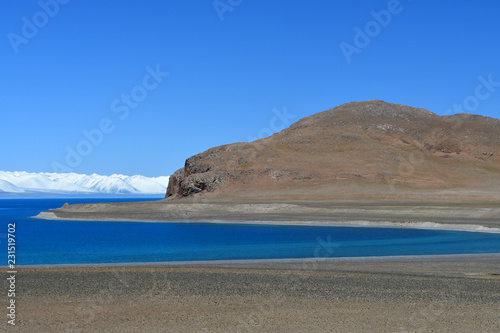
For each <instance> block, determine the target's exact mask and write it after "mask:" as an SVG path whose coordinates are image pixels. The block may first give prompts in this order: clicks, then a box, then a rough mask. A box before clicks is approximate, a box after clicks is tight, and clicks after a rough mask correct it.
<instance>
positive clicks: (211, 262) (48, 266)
mask: <svg viewBox="0 0 500 333" xmlns="http://www.w3.org/2000/svg"><path fill="white" fill-rule="evenodd" d="M488 258H500V252H499V253H495V252H494V253H465V254H428V255H400V256H397V255H393V256H372V257H366V256H364V257H321V258H277V259H241V260H237V259H232V260H196V261H161V262H126V263H97V264H46V265H17V266H16V267H17V269H22V270H26V269H28V270H30V269H36V270H40V269H42V270H43V269H71V268H133V267H138V268H173V267H187V266H210V267H217V266H225V265H234V266H240V265H266V264H303V263H336V262H363V261H364V262H373V261H388V262H391V261H392V262H396V261H406V260H409V261H412V260H414V261H423V260H434V259H437V260H439V259H488ZM0 268H2V269H7V268H8V267H7V266H0Z"/></svg>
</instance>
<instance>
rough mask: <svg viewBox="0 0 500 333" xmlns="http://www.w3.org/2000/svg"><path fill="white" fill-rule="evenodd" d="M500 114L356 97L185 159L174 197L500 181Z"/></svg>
mask: <svg viewBox="0 0 500 333" xmlns="http://www.w3.org/2000/svg"><path fill="white" fill-rule="evenodd" d="M499 156H500V120H498V119H494V118H487V117H482V116H477V115H470V114H457V115H454V116H438V115H436V114H434V113H432V112H430V111H427V110H424V109H419V108H412V107H409V106H403V105H397V104H390V103H385V102H382V101H367V102H353V103H348V104H344V105H341V106H339V107H336V108H333V109H331V110H327V111H324V112H320V113H317V114H314V115H312V116H310V117H307V118H304V119H302V120H300V121H298V122H296V123H294V124H292V125H291V126H290V127H289V128H287V129H284V130H283V131H281V132H280V133H276V134H274V135H272V136H270V137H268V138H264V139H260V140H257V141H254V142H250V143H235V144H230V145H224V146H220V147H215V148H211V149H209V150H207V151H205V152H203V153H201V154H198V155H195V156H192V157H190V158H188V159H187V160H186V163H185V166H184V168H182V169H179V170H177V171H176V172H175V173H174V174H173V175H172V176H171V177H170V182H169V185H168V189H167V194H166V198H183V197H193V196H194V197H196V196H209V197H210V196H211V197H217V196H218V197H225V196H228V197H229V196H239V197H288V198H292V197H297V198H298V197H304V196H308V197H311V196H312V197H318V198H328V197H329V196H331V194H333V193H339V191H340V192H342V191H345V192H356V191H358V192H360V193H362V192H366V191H368V192H369V191H372V192H374V193H377V191H381V192H384V191H389V192H394V191H397V190H399V189H409V190H418V189H441V190H443V189H452V188H462V189H471V190H476V189H484V188H489V189H494V188H498V186H500V163H499V162H500V158H499Z"/></svg>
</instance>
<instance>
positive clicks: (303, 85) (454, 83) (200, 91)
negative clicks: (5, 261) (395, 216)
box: [0, 0, 500, 176]
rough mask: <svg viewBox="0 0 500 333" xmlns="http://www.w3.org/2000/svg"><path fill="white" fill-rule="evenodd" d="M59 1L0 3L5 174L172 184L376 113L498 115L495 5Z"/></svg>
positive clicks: (425, 0) (499, 40)
mask: <svg viewBox="0 0 500 333" xmlns="http://www.w3.org/2000/svg"><path fill="white" fill-rule="evenodd" d="M59 1H60V2H56V0H42V1H41V2H38V1H15V0H5V1H2V2H1V3H0V31H1V33H2V34H1V38H0V41H1V42H0V48H1V53H0V54H1V67H0V69H1V75H0V89H1V91H2V97H3V98H1V99H0V112H1V122H0V142H1V144H0V170H7V171H29V172H52V171H54V170H56V171H74V172H78V173H87V174H90V173H94V172H95V173H98V174H106V175H109V174H112V173H123V174H129V175H132V174H143V175H146V176H160V175H169V174H171V173H173V172H174V171H175V170H176V169H178V168H180V167H182V166H183V164H184V161H185V159H186V158H188V157H189V156H192V155H194V154H197V153H200V152H202V151H204V150H206V149H208V148H210V147H213V146H218V145H222V144H227V143H233V142H241V141H249V140H251V139H255V138H257V137H260V136H263V135H267V134H269V133H270V131H272V130H277V129H280V128H282V127H283V125H284V124H286V125H289V124H290V123H291V122H293V121H296V120H299V119H300V118H303V117H306V116H309V115H311V114H314V113H317V112H320V111H323V110H326V109H329V108H332V107H335V106H338V105H340V104H343V103H346V102H351V101H361V100H369V99H381V100H385V101H387V102H393V103H400V104H406V105H410V106H415V107H423V108H426V109H428V110H430V111H433V112H435V113H437V114H441V115H443V114H450V113H455V112H454V111H453V106H454V104H458V105H462V108H464V105H465V107H466V109H464V110H463V111H466V112H467V111H469V113H476V114H482V115H486V116H490V117H495V118H498V117H499V115H500V83H498V82H500V24H499V23H498V15H499V13H500V2H499V1H497V0H489V1H488V0H480V1H452V0H443V1H431V0H413V1H411V0H401V1H400V2H399V3H398V2H397V1H393V0H391V1H387V0H383V1H378V0H377V1H374V0H370V1H352V0H334V1H332V0H316V1H305V0H302V1H299V0H288V1H285V0H281V1H269V0H252V1H250V0H242V1H240V0H220V1H218V2H215V4H216V5H217V8H215V7H214V1H213V0H195V1H178V0H177V1H171V0H163V1H160V0H156V1H153V0H144V1H117V0H110V1H82V0H71V1H68V0H64V1H63V0H59ZM40 3H42V4H45V5H43V6H41V4H40ZM55 3H57V4H58V6H57V7H58V8H57V7H56V6H55V5H54V4H55ZM43 7H45V9H43ZM382 10H384V12H381V11H382ZM372 11H374V12H375V13H379V14H378V16H379V17H378V20H379V21H378V22H377V21H376V19H375V17H374V16H373V15H372V14H373V13H371V12H372ZM387 13H389V14H390V18H389V17H388V16H387ZM384 14H385V15H384ZM375 16H377V15H375ZM360 31H361V33H359V32H360ZM363 35H365V36H363ZM367 38H368V39H367ZM348 60H349V62H348ZM154 72H156V74H154ZM151 73H153V74H154V75H152V74H151ZM166 73H168V75H167V74H166ZM480 77H481V78H482V79H480ZM488 81H490V83H488ZM491 81H493V82H491ZM485 82H486V83H485ZM273 110H274V111H273ZM284 110H285V111H286V113H287V114H292V115H294V117H292V116H287V117H288V118H284V121H283V120H282V119H279V118H278V117H277V116H276V113H281V115H282V114H283V112H284ZM278 111H279V112H278ZM83 131H88V133H90V134H89V135H90V137H91V139H88V138H86V136H85V135H84V134H83ZM70 151H72V153H69V152H70ZM75 154H76V155H78V156H75ZM69 155H71V156H69ZM68 156H69V157H68Z"/></svg>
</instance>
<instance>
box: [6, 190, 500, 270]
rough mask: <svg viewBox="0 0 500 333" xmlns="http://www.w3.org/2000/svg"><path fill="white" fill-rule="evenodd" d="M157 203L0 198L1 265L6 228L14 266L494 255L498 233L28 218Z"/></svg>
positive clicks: (497, 250)
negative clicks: (11, 229)
mask: <svg viewBox="0 0 500 333" xmlns="http://www.w3.org/2000/svg"><path fill="white" fill-rule="evenodd" d="M157 199H158V198H148V199H145V198H125V199H124V198H104V199H103V198H43V199H41V198H19V199H17V198H16V199H13V198H0V221H1V223H0V228H2V229H0V244H4V246H1V247H0V248H3V250H2V251H4V255H3V258H4V259H2V264H0V266H5V265H7V246H6V242H7V227H8V224H9V223H15V225H16V231H15V239H16V264H17V265H44V264H89V263H134V262H167V261H197V260H235V259H277V258H318V257H321V258H324V257H360V256H363V257H364V256H399V255H435V254H472V253H500V234H489V233H476V232H458V231H442V230H422V229H401V228H367V227H321V226H270V225H251V224H216V223H141V222H84V221H49V220H38V219H32V218H30V216H34V215H37V214H38V213H39V212H40V211H43V210H47V209H51V208H57V207H60V206H62V205H63V204H64V203H65V202H69V203H89V202H103V201H138V200H157ZM473 222H474V221H471V223H473ZM0 253H1V252H0Z"/></svg>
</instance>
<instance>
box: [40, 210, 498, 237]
mask: <svg viewBox="0 0 500 333" xmlns="http://www.w3.org/2000/svg"><path fill="white" fill-rule="evenodd" d="M31 218H34V219H40V220H52V221H82V222H131V223H134V222H135V223H208V224H209V223H214V224H234V225H238V224H239V225H276V226H311V227H315V226H319V227H321V226H322V227H356V228H398V229H425V230H447V231H460V232H480V233H495V234H498V233H500V228H492V227H487V226H483V225H480V224H452V223H440V222H431V221H428V222H411V221H405V222H391V221H376V222H375V221H367V220H356V221H335V222H333V221H331V222H328V221H325V222H321V221H293V220H289V221H276V220H275V221H271V220H269V221H262V220H248V221H245V222H242V221H228V220H217V219H214V220H209V219H206V220H203V221H159V220H147V219H145V220H140V219H125V218H96V219H93V218H70V217H58V216H57V215H56V214H55V213H54V212H51V211H44V212H40V213H39V214H38V215H36V216H32V217H31Z"/></svg>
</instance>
